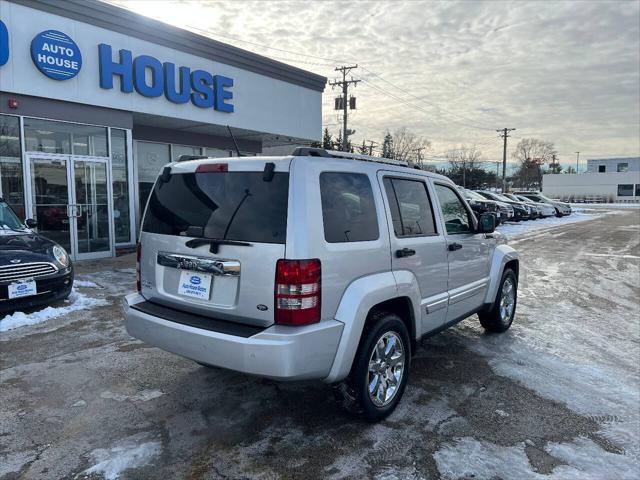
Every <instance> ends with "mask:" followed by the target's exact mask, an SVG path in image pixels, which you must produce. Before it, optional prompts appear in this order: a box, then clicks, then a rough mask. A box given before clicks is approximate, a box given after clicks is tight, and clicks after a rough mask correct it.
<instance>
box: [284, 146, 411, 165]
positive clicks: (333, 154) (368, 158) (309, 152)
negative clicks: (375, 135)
mask: <svg viewBox="0 0 640 480" xmlns="http://www.w3.org/2000/svg"><path fill="white" fill-rule="evenodd" d="M292 155H293V156H296V157H325V158H350V159H353V160H362V161H365V162H376V163H387V164H389V165H398V166H401V167H408V166H409V164H408V163H407V162H404V161H402V160H392V159H390V158H382V157H374V156H372V155H363V154H361V153H351V152H341V151H339V150H325V149H324V148H309V147H299V148H296V149H295V150H294V151H293V153H292Z"/></svg>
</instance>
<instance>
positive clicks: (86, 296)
mask: <svg viewBox="0 0 640 480" xmlns="http://www.w3.org/2000/svg"><path fill="white" fill-rule="evenodd" d="M135 272H136V271H135V269H134V268H120V269H114V270H105V271H98V272H93V273H85V274H77V276H76V278H75V279H74V282H73V290H72V291H71V295H69V298H68V299H66V300H65V301H64V302H63V303H62V305H61V306H55V307H53V306H45V307H42V308H40V309H38V310H35V311H32V312H29V313H25V312H14V313H13V314H10V315H6V316H5V317H4V318H3V317H0V332H7V331H9V330H15V329H17V328H19V327H26V326H29V325H39V324H43V323H45V322H47V321H48V320H52V319H54V318H60V317H66V316H67V315H69V314H70V313H73V312H77V311H80V310H90V309H92V308H95V307H101V306H104V305H108V304H109V301H108V299H107V298H105V297H108V296H115V297H122V296H124V295H126V294H127V293H130V292H132V291H133V289H134V288H135Z"/></svg>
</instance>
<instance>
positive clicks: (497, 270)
mask: <svg viewBox="0 0 640 480" xmlns="http://www.w3.org/2000/svg"><path fill="white" fill-rule="evenodd" d="M506 268H511V269H512V270H513V271H514V273H515V274H516V278H518V276H519V274H520V256H519V255H518V252H517V251H516V250H515V249H514V248H512V247H510V246H509V245H506V244H503V245H498V246H497V247H496V248H495V250H494V252H493V258H492V259H491V271H490V274H489V287H488V288H487V293H486V295H485V298H484V304H485V307H486V308H491V306H492V305H493V303H494V302H495V300H496V295H497V294H498V289H499V288H500V280H501V279H502V274H503V273H504V271H505V269H506Z"/></svg>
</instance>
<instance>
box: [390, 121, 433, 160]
mask: <svg viewBox="0 0 640 480" xmlns="http://www.w3.org/2000/svg"><path fill="white" fill-rule="evenodd" d="M386 140H387V138H386V137H385V141H386ZM390 147H391V158H393V159H395V160H402V161H405V162H408V163H409V164H410V165H421V164H422V162H423V159H424V153H423V150H429V149H430V148H431V142H430V141H429V140H427V139H426V138H424V137H421V136H419V135H416V134H415V133H413V132H411V131H409V130H408V129H407V128H406V127H402V128H399V129H398V130H396V131H395V132H393V135H392V141H391V145H390Z"/></svg>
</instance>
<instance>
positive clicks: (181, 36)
mask: <svg viewBox="0 0 640 480" xmlns="http://www.w3.org/2000/svg"><path fill="white" fill-rule="evenodd" d="M7 1H9V2H12V3H16V4H18V5H23V6H25V7H29V8H34V9H37V10H41V11H44V12H47V13H52V14H54V15H60V16H62V17H66V18H70V19H72V20H77V21H79V22H83V23H88V24H91V25H95V26H96V27H100V28H104V29H107V30H110V31H113V32H117V33H121V34H124V35H128V36H131V37H136V38H139V39H141V40H146V41H148V42H152V43H155V44H158V45H163V46H165V47H169V48H173V49H175V50H180V51H182V52H185V53H189V54H192V55H195V56H198V57H202V58H207V59H209V60H212V61H214V62H219V63H224V64H225V65H231V66H233V67H238V68H241V69H243V70H248V71H250V72H254V73H258V74H260V75H264V76H267V77H271V78H275V79H276V80H281V81H283V82H287V83H291V84H294V85H299V86H301V87H305V88H309V89H311V90H316V91H318V92H323V91H324V88H325V85H326V83H327V78H326V77H323V76H322V75H317V74H315V73H311V72H308V71H306V70H302V69H300V68H297V67H292V66H291V65H287V64H285V63H282V62H278V61H276V60H272V59H270V58H267V57H263V56H262V55H258V54H256V53H252V52H249V51H247V50H243V49H241V48H238V47H234V46H231V45H228V44H226V43H222V42H219V41H217V40H213V39H211V38H208V37H204V36H202V35H198V34H195V33H192V32H190V31H188V30H184V29H182V28H178V27H174V26H172V25H168V24H166V23H163V22H160V21H158V20H154V19H152V18H148V17H145V16H144V15H139V14H137V13H134V12H131V11H129V10H127V9H124V8H120V7H116V6H114V5H110V4H107V3H104V2H101V1H98V0H90V1H87V0H66V1H64V2H60V1H58V0H7Z"/></svg>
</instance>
